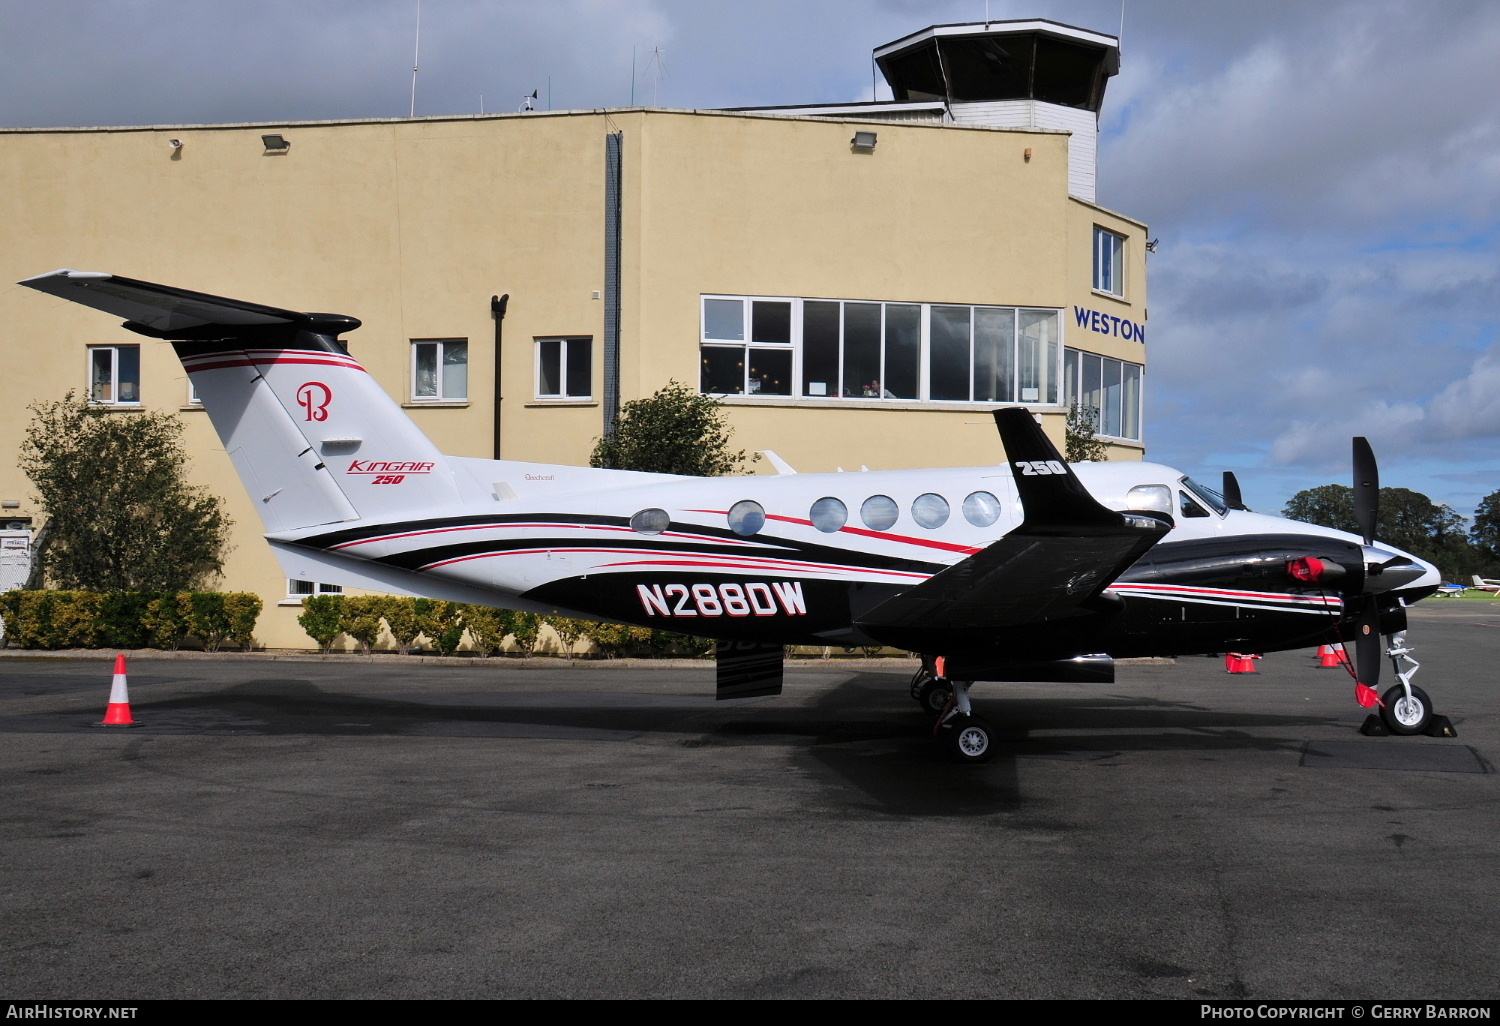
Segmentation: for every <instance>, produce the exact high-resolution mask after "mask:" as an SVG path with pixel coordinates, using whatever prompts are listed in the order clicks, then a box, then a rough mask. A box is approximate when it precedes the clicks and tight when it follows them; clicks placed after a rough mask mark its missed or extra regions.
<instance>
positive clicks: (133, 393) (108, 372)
mask: <svg viewBox="0 0 1500 1026" xmlns="http://www.w3.org/2000/svg"><path fill="white" fill-rule="evenodd" d="M89 401H90V402H94V403H99V404H100V405H103V406H137V405H139V404H140V401H141V347H140V346H90V347H89Z"/></svg>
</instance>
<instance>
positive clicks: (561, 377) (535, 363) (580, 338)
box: [531, 335, 596, 403]
mask: <svg viewBox="0 0 1500 1026" xmlns="http://www.w3.org/2000/svg"><path fill="white" fill-rule="evenodd" d="M547 342H559V343H561V346H560V347H559V349H558V354H559V355H558V361H557V362H558V368H557V380H558V384H559V385H560V386H561V389H562V391H560V392H543V391H542V346H543V344H544V343H547ZM575 344H581V345H582V346H583V347H584V351H585V356H586V359H585V360H584V363H585V365H586V366H587V367H588V378H589V380H588V386H589V387H588V391H587V392H586V393H580V394H577V395H570V394H569V392H568V387H569V382H568V378H569V374H568V367H569V365H570V364H571V363H572V360H571V359H570V356H571V353H570V350H571V348H572V347H573V345H575ZM595 377H596V375H595V374H594V336H592V335H536V336H534V337H533V338H532V358H531V394H532V395H533V396H534V397H535V398H536V400H537V401H538V402H553V403H588V402H593V401H594V379H595Z"/></svg>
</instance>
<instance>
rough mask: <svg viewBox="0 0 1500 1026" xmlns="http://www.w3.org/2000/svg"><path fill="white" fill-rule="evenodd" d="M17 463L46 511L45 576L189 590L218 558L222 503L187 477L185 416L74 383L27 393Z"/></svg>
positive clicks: (83, 583)
mask: <svg viewBox="0 0 1500 1026" xmlns="http://www.w3.org/2000/svg"><path fill="white" fill-rule="evenodd" d="M30 409H31V411H32V420H31V426H30V428H29V430H28V434H27V437H26V440H25V441H24V442H22V443H21V469H22V470H24V471H25V472H26V476H27V477H29V478H31V483H32V484H33V485H35V486H36V489H37V492H38V495H37V501H38V502H39V503H40V504H41V505H42V506H43V508H44V509H45V510H46V511H47V518H48V520H47V544H46V545H45V547H44V548H43V549H42V551H41V553H40V554H39V556H38V559H39V560H40V564H41V571H42V573H43V575H44V576H45V577H46V579H47V580H48V581H50V582H51V583H52V584H54V585H55V586H57V587H61V588H76V589H87V590H91V591H105V592H109V591H159V592H178V591H189V590H193V589H194V588H196V587H199V586H201V585H202V584H203V583H204V582H205V581H206V580H207V579H208V578H211V577H214V576H216V575H217V574H218V573H219V571H220V570H221V569H223V566H224V552H225V547H226V544H227V541H228V535H229V527H230V523H231V521H230V520H229V518H228V517H227V516H226V515H225V514H224V509H223V503H222V502H221V501H220V500H219V498H218V497H217V496H214V495H210V494H209V493H208V492H207V490H205V489H203V488H198V487H194V486H191V485H189V484H188V483H187V482H186V480H185V479H184V469H185V467H186V465H187V454H186V453H185V452H184V451H183V448H182V425H181V424H180V423H179V422H178V421H177V419H176V418H175V417H173V416H171V415H170V414H166V413H157V412H139V413H137V412H131V413H124V412H116V411H110V410H106V409H104V408H101V407H98V406H91V405H89V404H88V403H83V402H79V401H78V400H77V399H76V398H75V397H74V394H73V393H72V392H69V393H68V394H67V396H66V397H64V398H63V399H60V400H58V401H57V402H53V403H34V404H32V406H31V407H30Z"/></svg>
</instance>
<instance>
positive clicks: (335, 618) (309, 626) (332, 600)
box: [297, 595, 344, 655]
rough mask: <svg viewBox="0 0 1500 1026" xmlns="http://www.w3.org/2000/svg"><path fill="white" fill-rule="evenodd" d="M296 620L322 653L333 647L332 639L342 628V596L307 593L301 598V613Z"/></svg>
mask: <svg viewBox="0 0 1500 1026" xmlns="http://www.w3.org/2000/svg"><path fill="white" fill-rule="evenodd" d="M297 622H298V623H299V624H301V625H302V629H303V630H304V631H306V632H307V636H308V637H310V638H312V639H313V640H314V641H316V642H317V643H318V649H319V651H321V652H322V653H323V654H324V655H327V654H328V650H329V649H331V648H333V639H334V638H337V637H338V636H339V635H340V634H341V633H343V629H344V596H342V595H309V596H308V597H307V598H305V599H303V600H302V615H301V616H299V617H297Z"/></svg>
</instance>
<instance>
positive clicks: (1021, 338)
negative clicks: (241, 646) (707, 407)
mask: <svg viewBox="0 0 1500 1026" xmlns="http://www.w3.org/2000/svg"><path fill="white" fill-rule="evenodd" d="M875 59H876V61H877V64H878V65H879V67H880V69H881V71H882V72H883V73H884V75H885V77H886V79H887V81H888V82H889V84H890V86H891V89H892V93H893V95H894V97H895V99H893V100H892V101H888V102H874V103H855V104H829V105H818V106H799V107H780V108H757V109H753V110H751V109H745V110H733V111H726V110H714V111H705V110H666V109H657V108H622V109H607V110H574V111H556V112H552V111H548V112H542V111H532V112H526V113H522V114H512V115H487V116H478V117H475V116H461V117H431V118H415V119H392V120H374V121H371V120H364V121H341V122H315V123H299V124H265V125H258V124H257V125H194V126H170V127H160V126H158V127H136V128H85V129H3V130H0V175H3V181H4V189H3V190H0V218H3V223H4V224H5V226H6V238H7V243H8V244H7V245H6V246H5V247H4V250H3V253H0V260H3V262H4V273H5V274H6V275H8V280H9V281H12V282H15V281H18V280H20V279H22V278H26V277H30V276H32V275H36V274H40V273H42V272H45V271H50V270H53V269H55V268H59V267H72V268H76V269H80V270H90V271H104V272H109V273H114V274H120V275H126V276H129V277H132V278H139V279H144V280H147V281H154V282H161V283H164V284H170V285H174V286H180V287H183V288H188V289H193V290H196V291H200V292H206V293H210V294H215V295H223V296H232V297H235V298H237V299H245V300H250V301H254V302H260V303H265V304H267V305H271V306H277V307H283V308H288V309H296V310H308V311H328V312H334V313H341V314H349V315H352V316H354V317H357V318H359V319H360V320H361V321H363V327H361V328H360V329H359V330H358V331H357V332H354V333H352V334H350V335H349V336H348V337H347V341H348V343H349V347H350V351H351V353H352V354H353V355H354V356H356V357H357V358H358V359H359V360H360V362H361V363H362V364H363V365H364V366H365V367H366V368H367V369H368V370H369V371H370V373H371V374H373V375H374V376H375V379H376V380H377V381H378V382H380V383H381V385H382V386H383V387H384V388H385V389H386V390H387V391H388V392H389V393H391V394H392V395H393V396H395V397H396V398H397V399H398V400H400V401H401V402H402V403H403V405H404V406H405V407H406V408H407V410H408V412H409V413H410V414H411V416H412V418H413V419H414V420H415V421H416V423H417V425H418V426H419V427H420V428H421V429H422V430H424V431H425V432H427V434H428V435H429V436H430V437H432V439H433V440H434V441H435V442H436V443H437V445H438V446H439V447H440V448H441V449H443V450H444V451H446V452H449V453H452V454H455V455H460V456H477V457H493V458H504V459H515V460H530V461H537V462H550V463H567V464H583V463H586V462H587V461H588V458H589V454H590V453H591V451H592V450H593V447H594V444H595V442H596V440H597V439H598V438H599V437H600V436H601V435H602V434H603V431H604V427H605V424H606V423H608V422H610V421H611V419H612V417H613V415H614V413H615V411H616V410H618V408H619V406H620V405H621V404H622V403H624V402H628V401H630V400H631V399H636V398H640V397H643V396H647V395H650V394H651V393H653V392H655V391H657V390H658V389H659V388H661V387H662V386H664V385H666V384H667V383H668V382H670V381H674V380H675V381H678V382H682V383H687V384H691V385H694V386H696V387H697V388H699V389H700V390H701V391H703V392H705V393H709V394H712V395H714V396H716V397H719V398H722V400H723V402H724V404H725V409H726V413H727V419H728V421H729V423H730V424H731V425H732V426H733V428H734V444H735V446H736V447H737V448H738V447H744V448H746V449H750V450H770V451H772V452H774V453H775V454H776V457H777V458H776V459H775V460H772V459H765V460H762V461H760V462H759V463H757V464H755V465H754V467H753V468H752V469H753V472H755V473H774V472H776V470H777V467H778V465H779V466H785V465H790V466H791V467H795V468H796V469H797V470H801V471H829V470H833V469H835V468H843V469H845V470H849V471H858V470H859V469H860V468H861V467H870V468H879V469H890V468H904V467H924V466H933V467H937V466H949V467H951V466H972V465H984V464H993V463H996V462H998V461H999V460H1000V459H1001V452H1000V446H999V442H998V439H997V438H996V435H995V429H994V422H993V421H992V420H991V418H990V417H989V416H988V411H989V410H991V409H994V408H995V407H996V406H1001V405H1024V406H1026V407H1027V408H1029V409H1031V410H1033V411H1034V412H1036V413H1037V414H1039V415H1040V416H1041V418H1042V422H1043V425H1044V427H1045V428H1046V430H1047V432H1048V434H1049V435H1051V436H1052V438H1053V439H1054V440H1055V441H1056V442H1057V443H1058V445H1059V447H1061V444H1062V439H1063V430H1064V422H1065V419H1066V414H1067V411H1068V409H1069V408H1070V406H1071V405H1072V404H1074V403H1078V404H1081V405H1083V406H1087V407H1091V408H1093V409H1095V410H1097V411H1098V426H1099V434H1100V435H1101V436H1102V437H1103V438H1104V440H1105V441H1107V442H1108V443H1109V450H1110V458H1111V459H1139V458H1140V457H1141V455H1142V453H1143V451H1144V446H1143V433H1142V419H1141V402H1142V386H1143V379H1144V376H1145V362H1146V358H1145V353H1146V334H1147V313H1146V243H1147V239H1148V233H1147V230H1146V226H1145V225H1143V224H1142V223H1141V222H1139V221H1136V220H1134V219H1132V218H1130V217H1128V216H1125V215H1123V214H1119V213H1115V212H1113V211H1109V210H1106V209H1104V208H1102V207H1100V206H1098V205H1097V204H1096V203H1095V181H1096V165H1097V161H1096V156H1097V124H1098V114H1099V110H1100V107H1101V104H1102V102H1103V98H1104V92H1105V86H1106V84H1107V82H1108V79H1109V77H1110V76H1112V75H1113V74H1115V72H1116V71H1117V69H1118V61H1119V51H1118V45H1117V41H1116V40H1115V38H1114V37H1112V36H1107V35H1102V34H1099V33H1094V32H1089V31H1086V30H1083V29H1077V28H1073V27H1070V26H1065V25H1059V24H1057V23H1053V22H1046V21H1023V22H1015V21H1012V22H991V23H988V24H985V25H980V24H974V25H940V26H932V27H930V28H927V29H924V30H923V31H921V32H917V33H914V34H913V35H911V36H907V37H905V38H904V39H901V40H897V41H895V42H893V43H890V44H888V45H886V46H883V47H880V48H878V49H877V50H876V51H875ZM0 319H3V323H4V324H5V325H6V336H5V339H4V347H5V353H6V356H7V360H6V365H7V368H8V373H9V376H10V379H11V381H12V383H13V384H14V385H16V387H15V388H14V389H13V390H12V395H13V396H17V397H21V398H22V400H23V401H21V402H12V403H11V404H9V405H8V406H6V407H5V409H4V410H3V411H0V452H6V453H10V454H12V455H11V456H10V458H8V459H5V460H3V461H0V502H3V508H0V534H5V535H7V538H8V539H10V538H14V539H26V538H28V537H29V535H28V532H30V531H32V530H33V529H34V528H36V527H39V526H40V524H41V522H42V520H43V518H44V511H41V510H38V509H37V508H35V505H34V503H33V500H32V494H33V492H32V489H31V485H30V482H29V481H27V480H26V478H25V477H24V475H23V474H22V473H21V472H20V470H19V469H18V468H17V466H16V458H15V455H14V454H16V453H17V451H18V449H19V447H20V444H21V441H22V439H23V438H24V436H25V432H26V430H27V426H28V423H29V419H30V414H29V412H28V410H27V409H26V403H28V402H34V401H43V402H48V401H52V400H54V399H58V398H61V397H62V396H63V395H64V394H65V393H67V392H68V391H70V390H72V391H73V392H75V393H78V394H79V395H87V396H88V397H89V398H90V400H91V401H93V402H95V403H98V404H100V405H101V406H104V407H107V408H108V409H109V410H111V411H117V412H118V413H119V415H121V416H129V415H130V414H131V413H132V412H134V411H139V410H143V409H156V410H172V411H178V412H179V415H180V416H181V417H182V418H183V421H184V426H185V442H186V444H187V447H188V450H189V452H190V453H191V455H192V464H191V471H190V472H191V475H192V478H193V481H194V482H195V483H198V484H202V485H205V486H207V487H208V488H209V489H210V490H212V491H213V492H214V493H216V494H218V495H220V496H222V497H223V498H224V499H225V500H226V504H227V508H228V511H229V513H230V515H231V516H232V517H233V519H234V520H235V525H236V526H235V528H234V539H233V545H232V551H231V552H230V553H229V557H228V561H227V564H226V567H225V570H224V579H223V581H222V582H221V584H220V587H221V588H222V589H223V590H231V591H253V592H256V593H258V594H260V595H261V596H262V598H263V599H264V601H265V605H266V612H265V613H263V614H262V617H261V621H260V625H259V628H258V631H257V634H258V637H259V639H260V640H261V641H262V642H263V643H264V644H266V645H267V646H268V647H272V648H279V647H291V648H305V647H307V645H308V644H309V642H308V639H307V636H306V635H305V634H304V633H303V632H302V630H301V628H300V627H299V626H298V625H297V623H296V615H297V613H298V612H299V611H300V609H299V607H300V605H301V601H302V596H304V595H306V594H307V593H308V589H309V588H311V589H312V590H313V591H314V592H316V591H317V590H318V588H319V586H318V585H317V584H316V583H315V582H312V583H309V582H288V581H287V580H286V579H285V578H284V577H283V576H282V575H281V571H280V569H279V568H278V566H277V564H276V561H275V559H274V558H273V557H272V555H271V553H270V551H269V549H268V547H267V546H266V545H265V544H264V543H263V542H262V541H261V540H260V532H259V518H258V516H257V515H256V512H255V510H254V509H253V508H252V507H251V500H250V498H249V497H248V496H247V495H246V494H245V491H244V489H243V488H242V487H241V486H240V483H239V480H238V478H237V476H236V474H235V471H234V468H233V466H232V465H231V463H230V460H229V458H228V456H227V454H226V453H224V452H223V451H222V449H221V448H220V446H219V442H218V439H217V437H216V435H215V434H214V432H213V430H212V428H211V427H210V425H209V424H208V422H207V418H206V417H205V416H203V415H202V412H201V410H200V409H199V408H198V407H197V406H196V405H195V402H194V397H193V396H192V395H191V394H190V390H189V387H188V383H187V377H186V375H185V373H184V372H183V369H182V367H181V365H180V364H179V362H178V361H177V358H176V357H175V356H174V354H173V351H172V348H171V346H170V345H169V344H168V343H165V342H156V341H152V340H149V339H144V338H142V337H141V336H140V335H137V334H134V333H132V332H130V331H128V330H127V329H125V328H123V327H111V326H110V324H109V322H108V320H107V319H104V318H101V316H100V315H99V314H97V313H95V312H93V311H89V310H85V309H81V308H79V307H77V306H75V305H73V304H70V303H66V302H63V301H61V300H54V299H50V298H48V297H46V296H42V295H38V294H37V293H35V292H33V291H31V290H29V289H23V288H10V289H8V290H5V291H4V292H0ZM7 529H8V530H7ZM7 544H8V545H11V548H8V549H7V550H6V554H7V555H9V556H11V557H12V559H11V562H10V564H7V565H5V566H0V576H3V575H5V574H9V575H10V577H9V579H8V580H4V581H0V586H3V587H16V586H19V585H20V584H21V583H22V581H24V577H25V574H24V560H18V559H17V557H18V556H20V555H23V554H24V553H23V552H22V551H21V550H22V549H23V547H24V545H25V542H24V541H22V542H21V543H20V544H19V545H17V544H13V543H12V542H10V541H7Z"/></svg>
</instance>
